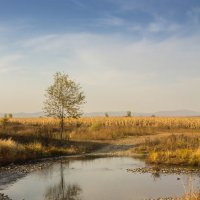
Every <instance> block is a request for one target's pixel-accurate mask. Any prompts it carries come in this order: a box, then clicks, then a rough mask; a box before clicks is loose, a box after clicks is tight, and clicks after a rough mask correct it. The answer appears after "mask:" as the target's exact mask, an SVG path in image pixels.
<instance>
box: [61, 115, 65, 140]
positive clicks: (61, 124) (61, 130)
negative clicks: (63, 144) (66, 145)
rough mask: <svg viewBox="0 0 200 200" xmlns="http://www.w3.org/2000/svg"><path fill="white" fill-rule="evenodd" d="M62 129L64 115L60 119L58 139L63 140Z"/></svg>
mask: <svg viewBox="0 0 200 200" xmlns="http://www.w3.org/2000/svg"><path fill="white" fill-rule="evenodd" d="M63 131H64V117H61V119H60V139H61V141H62V140H63Z"/></svg>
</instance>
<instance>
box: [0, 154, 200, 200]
mask: <svg viewBox="0 0 200 200" xmlns="http://www.w3.org/2000/svg"><path fill="white" fill-rule="evenodd" d="M144 166H145V163H144V162H143V161H141V160H138V159H134V158H130V157H128V158H127V157H106V158H90V159H88V158H85V159H76V160H74V159H73V160H71V159H69V160H62V161H59V162H58V161H57V162H55V163H54V164H53V165H51V166H50V167H48V168H45V169H42V170H39V171H36V172H33V173H30V174H28V175H27V176H26V177H24V178H21V179H19V180H18V181H16V182H15V183H13V184H12V185H10V186H8V187H7V188H5V189H4V190H3V191H0V192H3V193H4V194H6V195H8V196H9V197H10V198H12V199H13V200H122V199H126V200H141V199H149V198H155V199H156V198H158V197H169V196H180V195H182V194H183V193H184V192H185V190H186V188H187V186H188V183H190V184H191V182H192V186H193V188H194V189H195V188H198V187H199V186H200V185H199V177H198V176H195V175H193V176H191V175H176V174H172V175H163V174H160V175H157V176H153V175H152V174H149V173H145V174H139V173H131V172H127V170H126V169H128V168H132V169H133V168H138V167H144Z"/></svg>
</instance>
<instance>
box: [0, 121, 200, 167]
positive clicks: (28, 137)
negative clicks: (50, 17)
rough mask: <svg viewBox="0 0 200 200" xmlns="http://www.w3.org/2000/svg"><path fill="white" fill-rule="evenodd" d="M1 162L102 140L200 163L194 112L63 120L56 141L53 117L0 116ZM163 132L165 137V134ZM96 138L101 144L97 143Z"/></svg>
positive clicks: (84, 148) (160, 160) (156, 157)
mask: <svg viewBox="0 0 200 200" xmlns="http://www.w3.org/2000/svg"><path fill="white" fill-rule="evenodd" d="M0 121H1V126H0V163H1V164H8V163H11V162H17V161H24V160H31V159H36V158H41V157H51V156H58V155H71V154H78V153H84V152H90V151H92V150H94V149H96V148H99V147H100V145H98V144H103V143H111V142H116V143H117V144H120V143H123V142H124V141H126V143H132V144H136V143H137V147H135V148H134V149H133V152H134V153H135V152H136V153H144V154H145V155H148V156H147V158H146V159H147V161H148V162H151V163H156V164H183V165H195V166H196V165H197V166H199V165H200V137H199V133H200V118H198V117H190V118H189V117H188V118H186V117H177V118H175V117H94V118H89V117H88V118H79V119H65V129H64V139H63V141H62V142H61V141H60V132H59V121H58V120H56V119H53V118H18V119H17V118H11V119H7V120H5V119H4V118H2V119H0ZM164 136H165V137H164ZM99 142H100V143H99Z"/></svg>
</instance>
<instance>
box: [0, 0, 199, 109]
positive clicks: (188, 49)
mask: <svg viewBox="0 0 200 200" xmlns="http://www.w3.org/2000/svg"><path fill="white" fill-rule="evenodd" d="M199 44H200V1H198V0H166V1H160V0H140V1H138V0H96V1H92V0H85V1H81V0H59V1H57V0H48V1H47V0H44V1H41V0H34V1H27V0H18V1H11V0H6V1H5V0H0V91H1V99H0V112H2V113H3V112H13V113H14V112H37V111H41V110H42V106H43V100H44V93H45V89H46V88H47V87H48V86H49V84H50V83H51V82H52V76H53V74H54V73H55V72H57V71H63V72H66V73H68V74H69V75H70V77H71V78H72V79H73V80H75V81H77V82H79V83H80V85H81V86H82V88H83V90H84V91H85V94H86V99H87V104H86V105H85V106H84V111H85V112H95V111H102V112H104V111H123V110H133V111H135V112H137V111H139V112H155V111H159V110H179V109H189V110H196V111H200V89H199V85H200V45H199Z"/></svg>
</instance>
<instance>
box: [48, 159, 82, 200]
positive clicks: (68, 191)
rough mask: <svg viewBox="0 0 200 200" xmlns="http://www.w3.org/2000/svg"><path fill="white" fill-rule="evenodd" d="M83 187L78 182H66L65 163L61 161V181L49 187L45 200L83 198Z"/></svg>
mask: <svg viewBox="0 0 200 200" xmlns="http://www.w3.org/2000/svg"><path fill="white" fill-rule="evenodd" d="M81 192H82V189H81V188H80V186H79V185H77V184H72V185H71V184H68V185H66V184H65V180H64V176H63V164H62V161H61V163H60V182H59V183H58V184H57V185H54V186H51V187H49V188H48V189H47V191H46V194H45V200H81V197H80V194H81Z"/></svg>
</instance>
